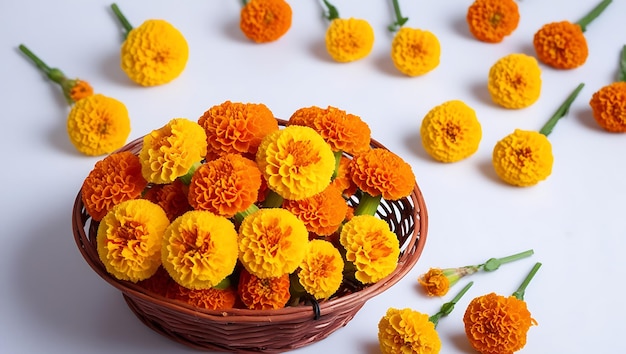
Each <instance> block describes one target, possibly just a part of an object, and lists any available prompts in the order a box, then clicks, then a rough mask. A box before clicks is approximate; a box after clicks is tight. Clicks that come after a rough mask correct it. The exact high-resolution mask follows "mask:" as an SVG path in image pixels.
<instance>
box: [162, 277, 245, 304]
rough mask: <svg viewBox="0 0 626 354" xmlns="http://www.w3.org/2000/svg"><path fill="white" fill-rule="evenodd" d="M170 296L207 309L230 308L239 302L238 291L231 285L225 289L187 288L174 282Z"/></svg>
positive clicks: (169, 292)
mask: <svg viewBox="0 0 626 354" xmlns="http://www.w3.org/2000/svg"><path fill="white" fill-rule="evenodd" d="M168 297H170V298H173V299H176V300H179V301H182V302H185V303H187V304H189V305H191V306H195V307H198V308H201V309H206V310H228V309H232V308H233V307H235V304H236V303H237V291H236V290H235V288H233V287H231V286H229V287H226V288H225V289H217V288H207V289H187V288H185V287H184V286H181V285H179V284H177V283H174V284H172V286H171V288H170V290H169V291H168Z"/></svg>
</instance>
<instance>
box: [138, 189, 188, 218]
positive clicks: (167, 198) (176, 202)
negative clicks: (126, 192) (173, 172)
mask: <svg viewBox="0 0 626 354" xmlns="http://www.w3.org/2000/svg"><path fill="white" fill-rule="evenodd" d="M144 198H146V199H148V200H150V201H151V202H153V203H156V204H158V205H159V206H160V207H161V208H163V210H165V213H166V214H167V218H168V219H170V221H174V219H176V218H177V217H179V216H181V215H183V214H184V213H186V212H188V211H190V210H192V207H191V205H189V202H188V201H187V186H185V184H184V183H183V182H182V181H181V180H180V179H177V180H175V181H174V182H172V183H168V184H154V185H152V186H151V187H150V188H149V189H148V190H147V191H146V193H145V194H144Z"/></svg>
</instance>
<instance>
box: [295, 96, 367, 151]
mask: <svg viewBox="0 0 626 354" xmlns="http://www.w3.org/2000/svg"><path fill="white" fill-rule="evenodd" d="M288 125H302V126H306V127H309V128H313V130H315V131H316V132H317V133H318V134H320V135H321V136H322V138H324V140H325V141H326V142H327V143H328V144H330V147H331V148H332V149H333V151H344V152H347V153H349V154H352V155H354V154H358V153H361V152H365V151H367V150H369V148H370V140H371V130H370V128H369V126H368V125H367V123H365V122H364V121H363V120H362V119H361V117H359V116H357V115H354V114H349V113H346V111H344V110H341V109H338V108H336V107H331V106H328V107H327V108H325V109H323V108H320V107H316V106H312V107H305V108H300V109H298V110H297V111H296V112H294V113H293V114H292V115H291V117H290V118H289V124H288Z"/></svg>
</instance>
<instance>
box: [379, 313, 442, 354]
mask: <svg viewBox="0 0 626 354" xmlns="http://www.w3.org/2000/svg"><path fill="white" fill-rule="evenodd" d="M378 342H379V345H380V350H381V352H382V353H383V354H396V353H417V354H437V353H439V351H440V350H441V339H440V338H439V334H438V333H437V330H436V329H435V324H434V323H433V322H431V321H430V320H429V317H428V315H426V314H423V313H420V312H417V311H415V310H412V309H409V308H405V309H396V308H389V309H388V310H387V313H386V314H385V316H383V317H382V318H381V319H380V321H379V322H378Z"/></svg>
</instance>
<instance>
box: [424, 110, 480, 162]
mask: <svg viewBox="0 0 626 354" xmlns="http://www.w3.org/2000/svg"><path fill="white" fill-rule="evenodd" d="M420 135H421V137H422V146H423V147H424V149H425V150H426V152H427V153H428V154H429V155H430V156H431V157H432V158H434V159H435V160H437V161H441V162H456V161H460V160H463V159H465V158H467V157H469V156H471V155H473V154H474V153H475V152H476V150H478V145H479V144H480V140H481V139H482V128H481V125H480V122H479V121H478V118H477V117H476V112H475V111H474V110H473V109H472V108H471V107H469V106H468V105H466V104H465V103H464V102H462V101H459V100H452V101H447V102H444V103H443V104H440V105H438V106H436V107H434V108H433V109H431V110H430V111H429V112H428V113H427V114H426V116H425V117H424V119H423V120H422V125H421V128H420Z"/></svg>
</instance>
